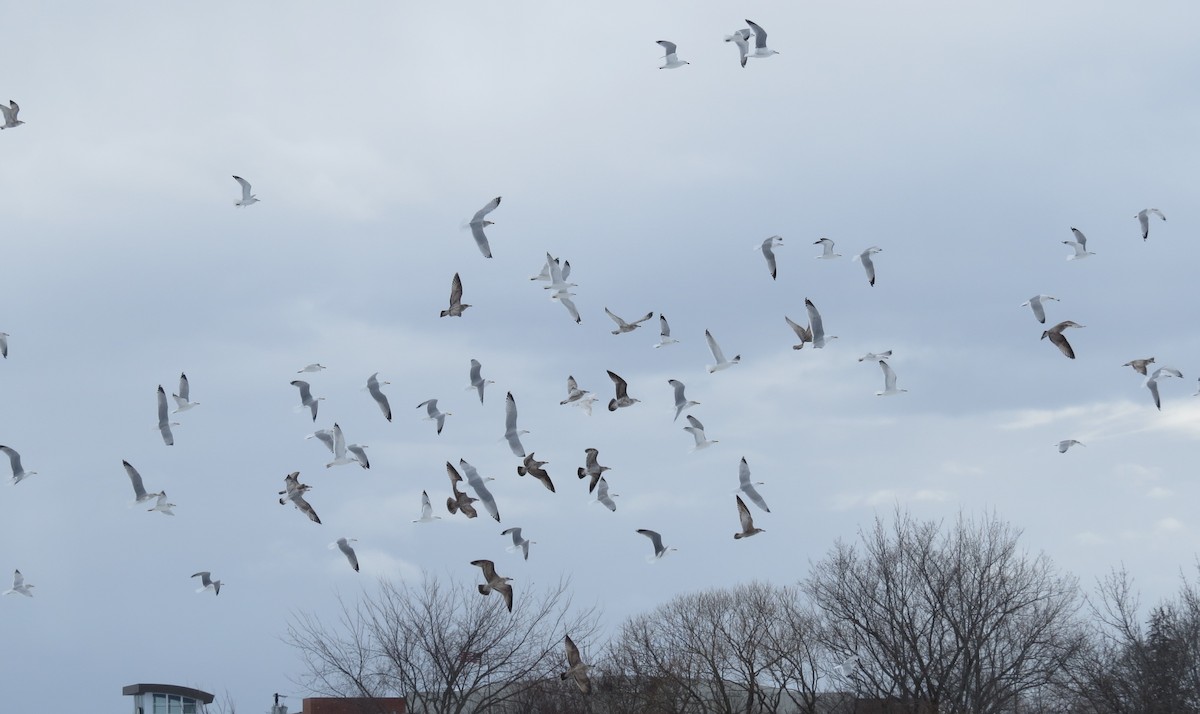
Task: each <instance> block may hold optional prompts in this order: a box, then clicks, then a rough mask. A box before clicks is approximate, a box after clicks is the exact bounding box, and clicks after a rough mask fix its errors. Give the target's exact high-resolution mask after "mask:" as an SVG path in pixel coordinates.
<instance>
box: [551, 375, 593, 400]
mask: <svg viewBox="0 0 1200 714" xmlns="http://www.w3.org/2000/svg"><path fill="white" fill-rule="evenodd" d="M589 394H591V392H589V391H587V390H586V389H580V388H579V383H578V382H576V381H575V377H573V376H571V375H567V398H566V399H564V400H562V401H561V402H559V404H571V403H572V402H577V401H579V400H580V399H583V398H584V397H586V396H587V395H589Z"/></svg>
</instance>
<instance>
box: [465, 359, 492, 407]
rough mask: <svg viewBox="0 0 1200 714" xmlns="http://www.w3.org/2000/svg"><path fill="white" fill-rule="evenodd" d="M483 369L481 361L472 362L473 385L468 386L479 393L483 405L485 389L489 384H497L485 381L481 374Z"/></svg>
mask: <svg viewBox="0 0 1200 714" xmlns="http://www.w3.org/2000/svg"><path fill="white" fill-rule="evenodd" d="M481 369H483V365H482V364H480V363H479V360H477V359H473V360H471V384H470V385H468V386H467V389H474V390H475V391H477V392H479V403H480V404H483V388H484V387H486V386H487V385H489V384H495V382H493V381H492V380H490V379H484V378H483V376H482V375H480V374H479V371H480V370H481Z"/></svg>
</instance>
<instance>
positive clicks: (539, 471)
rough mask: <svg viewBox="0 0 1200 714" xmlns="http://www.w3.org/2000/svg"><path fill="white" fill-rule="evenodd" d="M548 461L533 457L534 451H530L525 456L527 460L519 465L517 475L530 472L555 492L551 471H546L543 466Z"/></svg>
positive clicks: (551, 491)
mask: <svg viewBox="0 0 1200 714" xmlns="http://www.w3.org/2000/svg"><path fill="white" fill-rule="evenodd" d="M548 463H550V462H549V461H538V460H537V459H535V458H533V452H532V451H531V452H529V455H528V456H526V457H525V462H524V463H523V464H521V465H520V466H518V467H517V475H518V476H525V475H526V474H528V475H530V476H532V477H534V478H535V479H537V480H538V481H541V482H542V485H543V486H545V487H546V488H548V489H550V493H554V482H553V481H551V480H550V473H549V472H548V471H546V469H544V468H542V467H543V466H545V465H546V464H548Z"/></svg>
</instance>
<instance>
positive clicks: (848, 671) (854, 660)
mask: <svg viewBox="0 0 1200 714" xmlns="http://www.w3.org/2000/svg"><path fill="white" fill-rule="evenodd" d="M834 669H836V670H837V671H838V673H839V674H841V675H842V676H843V677H849V676H850V675H852V674H854V670H855V669H858V655H851V656H850V657H849V658H847V659H846V660H845V661H843V662H842V663H841V664H839V665H837V666H836V667H834Z"/></svg>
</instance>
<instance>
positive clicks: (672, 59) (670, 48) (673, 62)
mask: <svg viewBox="0 0 1200 714" xmlns="http://www.w3.org/2000/svg"><path fill="white" fill-rule="evenodd" d="M658 44H659V45H661V46H662V48H663V50H664V51H665V52H666V53H667V54H666V56H665V57H664V58H663V59H664V60H666V63H665V64H663V66H662V67H659V69H675V68H676V67H682V66H684V65H685V64H690V63H689V62H684V61H683V60H681V59H679V56H678V55H676V54H675V50H676V46H675V43H674V42H668V41H667V40H659V41H658Z"/></svg>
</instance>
